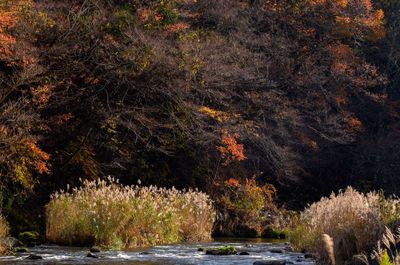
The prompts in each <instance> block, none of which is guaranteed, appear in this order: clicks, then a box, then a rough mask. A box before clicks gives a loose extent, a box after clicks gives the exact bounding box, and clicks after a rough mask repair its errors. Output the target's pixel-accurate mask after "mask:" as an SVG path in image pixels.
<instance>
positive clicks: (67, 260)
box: [0, 240, 314, 265]
mask: <svg viewBox="0 0 400 265" xmlns="http://www.w3.org/2000/svg"><path fill="white" fill-rule="evenodd" d="M221 246H234V247H236V248H237V250H238V252H242V251H246V252H248V253H249V254H250V255H233V256H212V255H206V254H205V253H204V252H201V251H197V250H198V248H200V247H202V248H215V247H221ZM287 248H288V245H287V244H286V243H276V242H275V243H272V242H250V241H243V240H240V241H238V240H229V241H226V240H224V241H221V240H220V241H214V242H210V243H201V244H181V245H166V246H157V247H153V248H148V249H140V250H139V249H136V250H130V251H103V252H100V253H95V255H96V256H98V258H88V257H86V255H87V254H88V252H89V251H88V249H87V248H68V247H59V246H48V245H42V246H38V247H35V248H32V249H30V251H29V252H28V253H21V254H16V255H14V256H5V257H0V265H3V264H8V265H23V264H35V265H36V264H43V265H58V264H60V265H61V264H63V265H72V264H84V265H86V264H96V265H108V264H110V265H113V264H115V265H138V264H143V265H164V264H165V265H169V264H171V265H198V264H199V265H200V264H204V265H217V264H218V265H239V264H240V265H252V264H253V263H254V262H255V261H263V260H286V264H296V265H314V262H313V261H312V260H310V259H306V258H304V255H303V254H300V253H294V252H288V251H285V249H287ZM277 250H283V251H282V252H283V253H275V252H279V251H277ZM30 254H36V255H40V256H41V257H43V259H42V260H28V259H26V258H27V256H28V255H30Z"/></svg>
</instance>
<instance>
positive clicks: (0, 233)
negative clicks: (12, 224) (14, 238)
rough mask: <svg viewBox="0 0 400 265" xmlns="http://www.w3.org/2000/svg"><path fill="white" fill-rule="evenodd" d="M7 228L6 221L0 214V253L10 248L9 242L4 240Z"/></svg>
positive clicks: (7, 231) (7, 233)
mask: <svg viewBox="0 0 400 265" xmlns="http://www.w3.org/2000/svg"><path fill="white" fill-rule="evenodd" d="M9 230H10V228H9V226H8V222H7V221H6V219H5V218H4V216H2V215H0V254H5V253H7V252H8V251H9V250H10V249H11V246H10V244H8V242H7V240H6V237H7V236H8V235H9Z"/></svg>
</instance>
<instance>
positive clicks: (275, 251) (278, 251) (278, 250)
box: [269, 249, 284, 254]
mask: <svg viewBox="0 0 400 265" xmlns="http://www.w3.org/2000/svg"><path fill="white" fill-rule="evenodd" d="M269 252H271V253H277V254H282V253H283V252H284V251H283V250H282V249H271V250H270V251H269Z"/></svg>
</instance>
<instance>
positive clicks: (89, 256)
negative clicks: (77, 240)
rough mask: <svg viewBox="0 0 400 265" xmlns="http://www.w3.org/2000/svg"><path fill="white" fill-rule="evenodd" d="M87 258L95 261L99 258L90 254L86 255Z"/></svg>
mask: <svg viewBox="0 0 400 265" xmlns="http://www.w3.org/2000/svg"><path fill="white" fill-rule="evenodd" d="M86 257H88V258H93V259H97V258H98V257H97V256H96V255H93V254H92V253H90V252H89V253H88V254H87V255H86Z"/></svg>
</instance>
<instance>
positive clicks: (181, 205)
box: [46, 178, 215, 248]
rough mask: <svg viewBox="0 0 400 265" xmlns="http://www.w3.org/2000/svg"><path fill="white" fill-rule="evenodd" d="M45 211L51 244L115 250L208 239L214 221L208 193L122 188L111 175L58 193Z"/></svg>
mask: <svg viewBox="0 0 400 265" xmlns="http://www.w3.org/2000/svg"><path fill="white" fill-rule="evenodd" d="M46 213H47V230H46V235H47V238H48V240H50V241H51V242H54V243H58V244H63V245H93V244H96V245H99V246H103V247H111V248H123V247H137V246H148V245H155V244H165V243H177V242H181V241H201V240H209V239H210V238H211V231H212V227H213V223H214V219H215V211H214V208H213V205H212V202H211V200H210V199H209V197H208V196H207V195H206V194H204V193H201V192H198V191H193V190H184V191H178V190H176V189H174V188H172V189H165V188H158V187H155V186H150V187H139V186H122V185H120V184H118V182H117V181H115V180H113V179H111V178H110V179H109V180H108V181H104V180H98V181H84V182H83V186H82V187H81V188H74V189H73V190H72V192H59V193H55V194H54V195H52V197H51V201H50V202H49V204H48V205H47V207H46Z"/></svg>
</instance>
